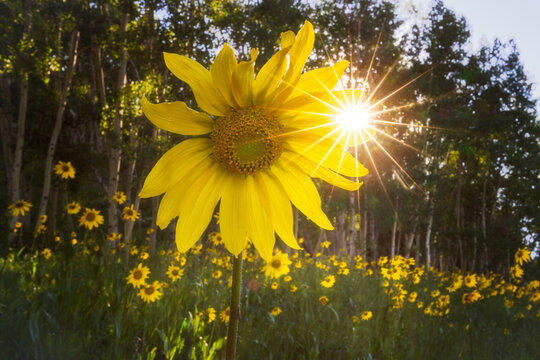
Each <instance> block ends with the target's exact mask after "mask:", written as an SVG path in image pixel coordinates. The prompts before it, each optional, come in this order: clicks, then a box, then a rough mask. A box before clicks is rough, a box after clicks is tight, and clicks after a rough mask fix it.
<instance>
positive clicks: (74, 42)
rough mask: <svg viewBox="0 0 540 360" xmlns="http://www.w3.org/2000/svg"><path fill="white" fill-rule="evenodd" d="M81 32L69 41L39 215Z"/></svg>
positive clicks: (46, 196)
mask: <svg viewBox="0 0 540 360" xmlns="http://www.w3.org/2000/svg"><path fill="white" fill-rule="evenodd" d="M79 38H80V32H79V30H73V33H72V34H71V40H70V42H69V58H68V64H67V70H66V75H65V77H64V83H63V86H62V89H61V92H60V99H59V102H58V108H57V110H56V120H55V122H54V128H53V132H52V135H51V140H50V142H49V147H48V150H47V157H46V159H45V174H44V178H43V193H42V195H41V201H40V203H39V211H38V216H39V215H44V214H45V213H46V212H47V204H48V201H49V194H50V191H51V175H52V174H51V173H52V169H53V160H54V153H55V151H56V144H57V143H58V137H59V135H60V130H61V129H62V122H63V120H64V111H65V109H66V104H67V95H68V93H69V89H70V87H71V80H72V78H73V70H74V68H75V64H76V63H77V48H78V45H79ZM39 225H40V222H39V219H38V220H37V222H36V226H35V229H36V230H37V228H38V227H39Z"/></svg>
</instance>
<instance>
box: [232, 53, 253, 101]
mask: <svg viewBox="0 0 540 360" xmlns="http://www.w3.org/2000/svg"><path fill="white" fill-rule="evenodd" d="M253 71H254V70H253V64H252V63H250V62H247V61H241V62H240V63H239V64H238V65H237V66H236V69H235V70H234V71H233V75H232V93H233V96H234V100H235V101H236V103H237V104H238V105H239V106H240V107H242V108H246V107H248V106H250V105H251V93H252V88H253V74H254V73H253Z"/></svg>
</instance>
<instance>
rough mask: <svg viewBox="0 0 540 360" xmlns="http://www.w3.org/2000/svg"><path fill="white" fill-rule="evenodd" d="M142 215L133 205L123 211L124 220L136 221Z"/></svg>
mask: <svg viewBox="0 0 540 360" xmlns="http://www.w3.org/2000/svg"><path fill="white" fill-rule="evenodd" d="M139 216H140V214H139V213H138V212H137V211H136V210H135V209H134V208H133V204H131V206H130V207H127V206H125V207H124V210H123V211H122V218H123V219H124V220H130V221H135V220H137V219H138V218H139Z"/></svg>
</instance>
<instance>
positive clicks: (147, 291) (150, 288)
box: [144, 286, 154, 295]
mask: <svg viewBox="0 0 540 360" xmlns="http://www.w3.org/2000/svg"><path fill="white" fill-rule="evenodd" d="M144 292H145V293H146V295H152V294H153V293H154V287H153V286H148V287H146V288H145V289H144Z"/></svg>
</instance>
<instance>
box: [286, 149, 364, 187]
mask: <svg viewBox="0 0 540 360" xmlns="http://www.w3.org/2000/svg"><path fill="white" fill-rule="evenodd" d="M281 157H282V158H283V159H284V160H287V161H289V162H293V163H295V164H298V166H300V168H301V169H302V170H303V171H304V172H305V173H306V174H308V175H309V176H311V177H316V178H319V179H322V180H324V181H326V182H327V183H329V184H332V185H335V186H337V187H339V188H342V189H345V190H349V191H355V190H358V189H359V188H360V186H362V183H358V182H356V181H351V180H349V179H347V178H344V177H343V176H341V175H339V174H337V173H335V172H333V171H331V170H328V169H327V168H326V167H324V166H321V165H319V164H318V163H316V162H314V161H312V160H310V159H309V158H306V157H304V156H301V155H299V154H294V153H289V152H284V153H283V154H282V155H281Z"/></svg>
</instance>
